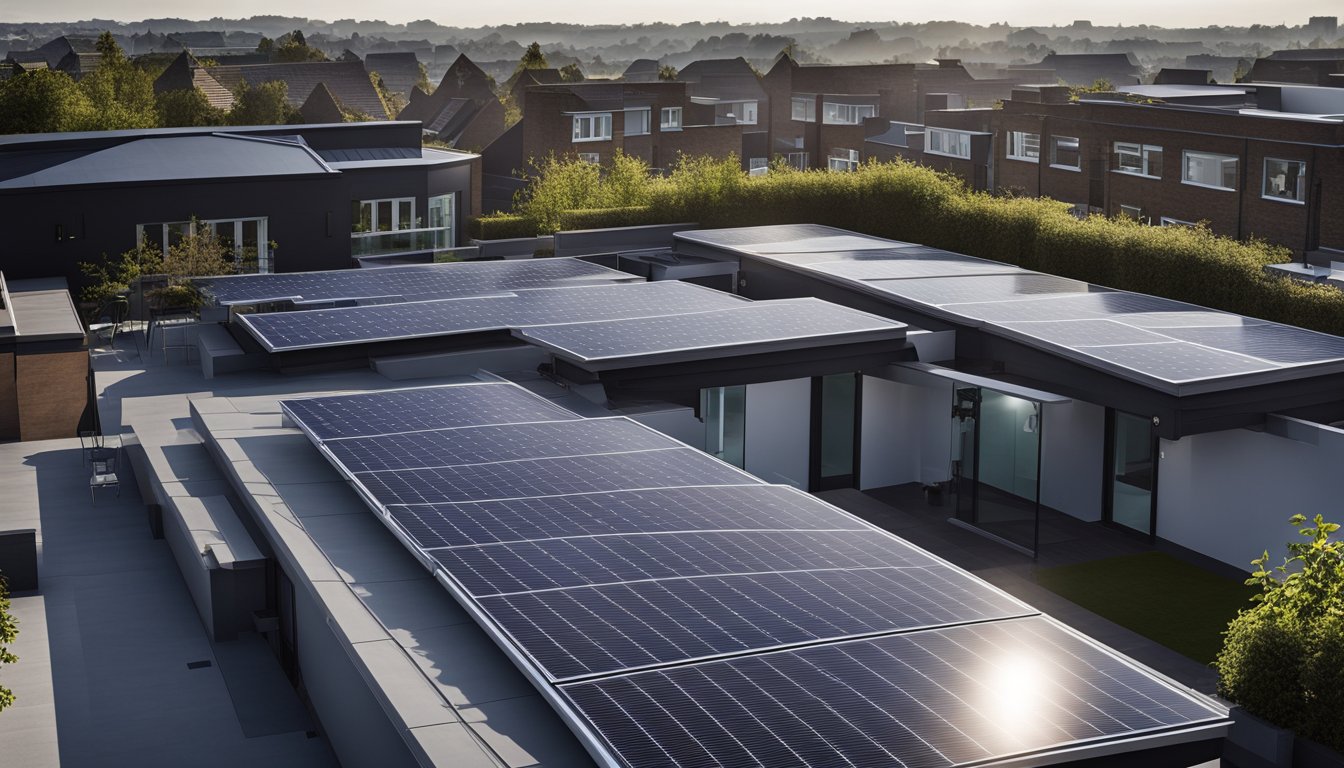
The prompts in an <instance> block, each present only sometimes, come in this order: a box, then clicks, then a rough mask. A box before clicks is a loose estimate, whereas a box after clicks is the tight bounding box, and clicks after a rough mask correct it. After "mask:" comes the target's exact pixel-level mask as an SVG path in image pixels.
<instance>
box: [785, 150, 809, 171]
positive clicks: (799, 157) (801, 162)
mask: <svg viewBox="0 0 1344 768" xmlns="http://www.w3.org/2000/svg"><path fill="white" fill-rule="evenodd" d="M788 161H789V165H791V166H793V167H794V168H797V169H798V170H800V171H805V170H807V153H806V152H790V153H789V154H788Z"/></svg>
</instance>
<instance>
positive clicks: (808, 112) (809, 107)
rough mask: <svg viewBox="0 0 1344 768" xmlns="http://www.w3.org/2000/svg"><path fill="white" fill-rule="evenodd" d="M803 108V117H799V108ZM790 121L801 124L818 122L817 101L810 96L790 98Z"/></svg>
mask: <svg viewBox="0 0 1344 768" xmlns="http://www.w3.org/2000/svg"><path fill="white" fill-rule="evenodd" d="M799 107H802V108H803V117H799V116H798V108H799ZM789 119H790V120H796V121H798V122H800V123H815V122H817V100H816V99H815V98H812V97H810V96H792V97H790V98H789Z"/></svg>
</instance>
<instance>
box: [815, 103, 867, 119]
mask: <svg viewBox="0 0 1344 768" xmlns="http://www.w3.org/2000/svg"><path fill="white" fill-rule="evenodd" d="M863 109H866V110H868V111H869V112H870V114H867V115H862V116H860V115H859V110H863ZM841 111H847V112H851V113H852V114H851V115H847V116H845V119H838V117H839V113H840V112H841ZM832 113H834V116H835V117H836V118H837V119H832V117H833V114H832ZM876 116H877V107H875V106H873V105H872V104H841V103H840V102H838V101H823V102H822V103H821V122H822V124H823V125H863V121H864V120H866V119H867V118H870V117H876Z"/></svg>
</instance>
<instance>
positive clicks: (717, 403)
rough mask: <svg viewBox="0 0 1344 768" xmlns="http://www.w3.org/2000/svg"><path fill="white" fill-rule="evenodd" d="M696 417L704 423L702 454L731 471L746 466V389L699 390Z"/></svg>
mask: <svg viewBox="0 0 1344 768" xmlns="http://www.w3.org/2000/svg"><path fill="white" fill-rule="evenodd" d="M700 416H701V418H702V419H703V420H704V422H705V452H706V453H708V454H710V455H713V456H717V457H718V458H720V459H723V460H724V461H726V462H728V463H729V464H732V465H733V466H735V467H744V466H746V440H747V388H746V387H711V388H710V389H702V390H700Z"/></svg>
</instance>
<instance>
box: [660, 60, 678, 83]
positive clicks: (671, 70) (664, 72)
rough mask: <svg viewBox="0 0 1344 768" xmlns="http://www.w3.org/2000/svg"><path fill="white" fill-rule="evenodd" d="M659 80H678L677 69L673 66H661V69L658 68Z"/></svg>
mask: <svg viewBox="0 0 1344 768" xmlns="http://www.w3.org/2000/svg"><path fill="white" fill-rule="evenodd" d="M658 79H659V80H676V79H677V68H676V67H674V66H672V65H671V64H664V65H663V66H661V67H659V68H658Z"/></svg>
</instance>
